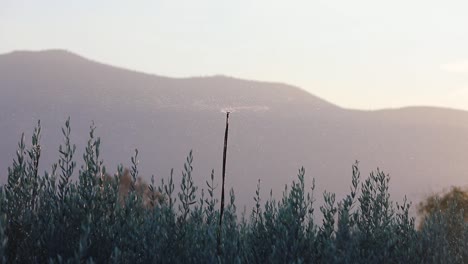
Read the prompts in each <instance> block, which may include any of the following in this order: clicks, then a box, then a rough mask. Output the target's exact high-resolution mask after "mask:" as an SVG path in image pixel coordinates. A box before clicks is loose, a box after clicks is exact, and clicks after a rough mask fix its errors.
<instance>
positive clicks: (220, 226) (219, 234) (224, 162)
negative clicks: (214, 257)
mask: <svg viewBox="0 0 468 264" xmlns="http://www.w3.org/2000/svg"><path fill="white" fill-rule="evenodd" d="M228 131H229V112H226V130H225V132H224V150H223V182H222V185H221V209H220V214H219V227H218V257H220V256H221V255H222V253H223V252H222V248H221V235H222V234H221V233H222V223H223V214H224V181H225V178H226V153H227V142H228Z"/></svg>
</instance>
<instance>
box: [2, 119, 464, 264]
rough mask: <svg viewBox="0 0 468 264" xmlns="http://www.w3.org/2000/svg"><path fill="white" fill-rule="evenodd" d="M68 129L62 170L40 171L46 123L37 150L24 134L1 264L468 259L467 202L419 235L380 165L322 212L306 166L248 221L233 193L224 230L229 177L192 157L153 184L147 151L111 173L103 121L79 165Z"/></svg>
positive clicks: (330, 198) (328, 197) (11, 172)
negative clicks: (205, 171) (142, 159)
mask: <svg viewBox="0 0 468 264" xmlns="http://www.w3.org/2000/svg"><path fill="white" fill-rule="evenodd" d="M62 132H63V138H64V140H63V143H62V145H61V146H60V147H59V158H58V162H57V164H55V165H53V166H52V168H51V169H50V172H44V173H39V171H38V166H39V161H40V156H41V145H40V135H41V134H40V133H41V127H40V123H38V125H37V127H36V129H35V130H34V133H33V136H32V141H31V144H30V145H28V146H26V142H25V139H24V136H22V137H21V139H20V142H19V144H18V151H17V153H16V157H15V159H14V161H13V164H12V166H11V167H10V168H9V169H8V181H7V183H6V184H5V185H3V186H1V187H0V263H379V262H382V263H463V262H467V258H466V256H467V252H466V251H467V248H468V247H467V243H466V241H467V236H466V235H467V234H468V232H467V230H468V229H467V228H466V225H465V221H464V220H465V219H464V215H463V214H460V213H459V212H458V211H457V210H456V208H457V207H456V206H452V207H449V209H448V210H446V211H440V210H435V211H431V212H428V214H427V216H426V217H425V220H424V224H423V225H422V228H421V229H416V228H415V221H414V218H412V217H411V216H410V214H409V210H410V205H411V204H410V203H408V202H407V201H406V200H405V201H404V202H403V203H402V204H398V203H393V202H392V201H391V199H390V195H389V192H388V188H389V179H390V178H389V176H388V175H387V174H385V173H384V172H382V171H380V170H376V171H375V172H372V173H371V174H370V175H369V177H367V178H365V179H364V180H361V174H360V171H359V167H358V163H357V162H356V163H355V164H353V166H352V170H351V172H352V175H351V184H350V186H351V188H350V192H349V194H348V195H346V196H345V197H344V198H343V199H341V200H337V199H336V196H335V194H333V193H329V192H325V193H324V194H323V198H324V203H323V204H322V205H318V206H316V205H315V198H314V195H315V193H314V189H315V183H314V182H313V183H312V187H311V188H310V189H309V188H306V187H305V186H306V183H305V174H306V171H305V169H304V168H301V169H299V171H298V173H297V179H296V180H294V181H293V182H292V183H291V184H290V185H286V186H285V189H284V191H283V195H282V198H281V199H279V200H276V199H274V198H273V193H272V192H270V196H269V197H267V198H262V197H260V188H261V185H260V182H258V185H257V191H256V193H255V194H254V196H253V199H254V202H255V206H254V207H253V208H251V210H249V211H247V210H244V211H242V212H241V213H240V214H239V210H238V208H237V206H236V196H235V192H234V190H232V189H231V190H230V192H229V197H228V199H227V205H226V207H225V212H224V213H225V214H224V218H223V221H222V225H221V230H220V231H219V229H218V221H219V217H220V211H219V199H218V197H215V190H216V188H217V186H218V180H217V179H216V177H215V172H214V171H212V173H211V175H209V176H208V180H207V181H206V183H205V185H204V186H202V187H200V186H197V185H196V184H195V182H194V180H193V177H192V174H193V170H194V167H193V165H194V164H193V162H194V158H193V156H192V153H191V152H190V153H189V155H188V157H187V158H186V160H185V163H184V166H183V170H182V173H181V175H177V174H176V173H174V170H172V171H171V172H170V175H169V177H167V178H163V179H160V182H159V183H157V182H156V181H155V179H154V177H152V178H151V182H150V183H148V184H141V182H139V180H138V179H139V170H138V151H135V153H134V155H133V156H132V157H131V163H132V166H131V168H130V170H128V171H125V170H124V169H123V167H122V166H119V167H118V168H117V173H116V174H115V175H113V176H110V175H109V174H107V173H106V168H105V166H104V164H103V162H102V158H101V155H100V142H101V141H100V139H99V137H96V136H95V127H94V126H91V127H90V133H89V140H88V142H87V144H86V146H85V149H84V154H83V155H82V161H81V165H80V166H79V167H78V165H77V164H78V163H77V161H76V160H77V159H76V147H75V146H74V145H73V144H72V143H71V141H70V134H71V128H70V122H69V120H67V121H66V123H65V125H64V128H63V129H62ZM122 182H126V183H125V184H122ZM122 185H125V186H128V187H127V188H122ZM317 208H318V209H319V210H316V209H317ZM315 219H321V220H320V221H316V220H315ZM451 228H452V229H453V228H456V234H455V233H454V232H453V230H452V229H451ZM450 230H452V231H450ZM217 232H222V241H221V242H222V243H221V247H222V251H221V252H222V254H221V255H218V254H217Z"/></svg>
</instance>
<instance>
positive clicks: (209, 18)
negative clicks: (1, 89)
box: [0, 0, 468, 110]
mask: <svg viewBox="0 0 468 264" xmlns="http://www.w3.org/2000/svg"><path fill="white" fill-rule="evenodd" d="M467 14H468V1H466V0H459V1H451V0H445V1H440V0H438V1H432V0H392V1H378V0H353V1H350V0H340V1H334V0H304V1H303V0H289V1H279V0H231V1H227V0H186V1H180V0H147V1H145V0H134V1H130V0H109V1H106V0H80V1H71V0H70V1H66V0H29V1H27V0H0V53H6V52H10V51H13V50H42V49H51V48H54V49H56V48H59V49H66V50H69V51H72V52H75V53H78V54H80V55H83V56H85V57H88V58H91V59H93V60H97V61H100V62H105V63H108V64H112V65H116V66H121V67H125V68H130V69H134V70H139V71H143V72H148V73H154V74H158V75H164V76H171V77H188V76H208V75H215V74H223V75H228V76H234V77H239V78H247V79H255V80H264V81H277V82H284V83H289V84H293V85H296V86H299V87H301V88H303V89H305V90H307V91H309V92H311V93H312V94H314V95H317V96H319V97H322V98H324V99H326V100H328V101H330V102H332V103H335V104H337V105H339V106H342V107H347V108H357V109H365V110H368V109H380V108H387V107H401V106H409V105H433V106H446V107H451V108H461V109H467V110H468V15H467Z"/></svg>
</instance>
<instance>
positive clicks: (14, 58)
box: [0, 50, 468, 203]
mask: <svg viewBox="0 0 468 264" xmlns="http://www.w3.org/2000/svg"><path fill="white" fill-rule="evenodd" d="M0 95H1V96H0V131H1V138H0V175H1V176H0V177H1V178H2V180H3V181H4V180H5V178H6V174H7V166H9V165H10V163H11V160H12V159H13V157H14V154H15V149H16V144H17V141H18V139H19V137H20V135H21V133H22V132H26V135H27V136H29V135H31V132H32V129H33V127H34V125H35V124H36V122H37V120H38V119H41V122H42V125H43V137H42V143H43V151H44V155H43V157H44V159H43V160H42V164H41V165H42V170H46V169H49V168H50V165H51V164H52V162H55V161H56V159H57V150H58V146H59V144H60V143H61V142H62V140H61V134H60V133H61V131H60V127H61V126H62V124H63V123H64V121H65V120H66V118H67V117H68V116H71V125H72V134H73V140H74V143H76V145H77V147H78V153H79V154H78V155H77V157H81V153H82V151H83V148H84V146H85V143H86V140H87V135H88V128H89V125H90V124H91V121H92V120H94V122H95V124H96V126H97V127H98V129H97V134H98V135H99V136H101V137H102V148H103V149H102V152H103V153H102V157H103V158H104V161H105V163H106V164H107V167H108V170H109V171H114V170H115V168H116V165H117V163H118V162H124V165H128V164H129V161H130V156H131V155H132V154H133V150H134V149H135V148H138V149H139V150H140V161H141V163H140V164H141V166H140V172H141V174H142V175H144V176H145V177H147V178H149V177H150V176H151V174H154V175H155V177H156V178H157V179H159V178H161V177H166V176H168V175H169V171H170V169H171V168H175V172H176V173H178V174H179V173H180V170H181V169H182V165H183V162H184V158H185V156H186V155H187V153H188V152H189V150H190V149H193V150H194V157H195V163H194V168H195V174H196V175H195V178H196V180H197V182H198V183H199V185H201V186H200V188H201V187H204V186H203V183H204V180H205V179H207V177H208V176H209V174H210V172H211V169H212V168H214V169H215V172H216V173H217V175H218V176H219V172H220V167H221V155H222V140H223V130H224V118H225V116H224V114H223V112H222V111H223V110H225V109H230V110H232V111H233V114H232V115H231V130H230V135H229V150H228V165H227V174H228V175H227V180H228V187H234V188H235V190H236V191H237V198H238V200H240V203H248V202H249V201H251V200H252V196H253V194H254V190H255V185H256V183H257V179H261V180H262V190H263V193H264V194H266V193H268V192H269V190H270V188H273V190H274V193H275V194H277V195H280V194H281V192H282V189H283V188H284V184H286V183H289V182H290V179H291V178H293V177H295V174H296V171H297V169H298V168H299V167H300V166H304V167H305V168H306V175H307V176H308V177H309V178H308V179H307V180H308V182H309V183H310V182H311V178H312V177H314V178H316V184H317V187H318V189H317V192H316V193H317V197H320V196H321V192H322V190H323V189H324V188H326V189H327V190H329V191H334V192H338V193H343V192H345V191H347V190H348V189H349V188H348V186H349V181H350V175H351V165H352V163H353V162H354V161H355V160H356V159H359V160H360V161H361V169H362V172H363V173H365V174H367V173H368V172H369V171H370V170H371V169H375V168H376V167H380V168H381V169H383V170H384V171H386V172H388V173H390V174H391V177H392V183H391V188H392V189H391V191H392V193H394V194H396V198H397V199H401V198H402V196H403V195H404V194H408V196H409V197H410V198H411V199H413V200H416V199H418V198H421V196H422V195H424V194H426V193H428V192H429V191H430V190H438V189H439V188H442V187H445V186H450V185H465V183H466V179H468V177H467V176H468V175H467V173H466V172H467V171H468V162H466V159H467V157H468V155H467V154H468V112H465V111H457V110H450V109H441V108H430V107H424V108H423V107H412V108H404V109H394V110H381V111H371V112H368V111H355V110H346V109H342V108H340V107H337V106H335V105H333V104H330V103H328V102H326V101H324V100H322V99H320V98H318V97H316V96H313V95H311V94H309V93H307V92H305V91H304V90H301V89H299V88H297V87H293V86H289V85H286V84H280V83H265V82H257V81H247V80H240V79H235V78H230V77H225V76H214V77H197V78H184V79H176V78H167V77H161V76H156V75H149V74H143V73H138V72H135V71H130V70H126V69H122V68H116V67H112V66H108V65H105V64H101V63H97V62H93V61H91V60H88V59H85V58H83V57H80V56H77V55H75V54H73V53H70V52H66V51H60V50H52V51H41V52H13V53H9V54H4V55H0ZM78 163H79V164H80V162H78ZM158 181H159V180H158ZM264 198H265V199H266V198H267V196H266V195H264Z"/></svg>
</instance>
